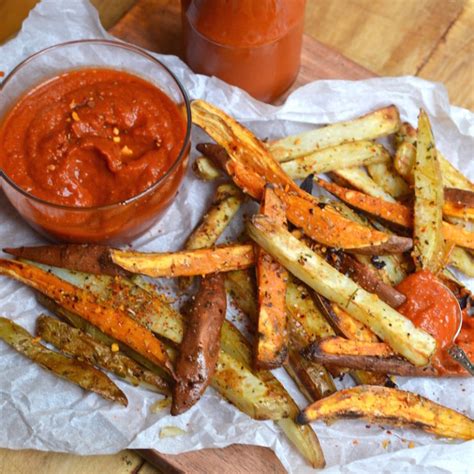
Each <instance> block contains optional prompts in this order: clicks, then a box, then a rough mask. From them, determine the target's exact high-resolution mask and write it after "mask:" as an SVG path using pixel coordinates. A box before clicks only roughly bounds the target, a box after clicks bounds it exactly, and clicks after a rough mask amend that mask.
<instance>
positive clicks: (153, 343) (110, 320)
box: [0, 259, 173, 374]
mask: <svg viewBox="0 0 474 474" xmlns="http://www.w3.org/2000/svg"><path fill="white" fill-rule="evenodd" d="M0 274H1V275H5V276H7V277H10V278H13V279H15V280H18V281H20V282H21V283H23V284H25V285H28V286H30V287H32V288H34V289H35V290H38V291H40V292H41V293H43V294H45V295H46V296H48V297H50V298H51V299H53V300H54V301H56V302H57V303H59V304H60V305H61V306H63V307H64V308H66V309H68V310H70V311H72V312H75V313H78V314H79V315H80V316H81V317H83V318H84V319H87V320H88V321H89V322H90V323H91V324H93V325H94V326H97V327H98V328H99V329H100V330H101V331H103V332H105V333H106V334H108V335H109V336H111V337H113V338H114V339H118V340H119V341H122V342H123V343H124V344H126V345H127V346H129V347H131V348H132V349H134V350H135V351H137V352H138V353H139V354H141V355H142V356H144V357H146V358H147V359H149V360H150V361H151V362H153V363H155V364H157V365H159V366H161V367H163V368H164V369H165V370H166V371H168V372H169V373H170V374H172V373H173V368H172V365H171V362H170V360H169V358H168V355H167V353H166V350H165V348H164V347H163V345H162V343H161V342H160V341H159V340H158V339H157V338H156V337H155V336H153V334H152V333H151V332H150V331H148V330H147V329H145V328H144V327H143V326H141V325H140V324H138V323H137V322H135V321H134V320H133V319H132V318H130V317H129V316H128V315H127V314H126V313H125V312H124V311H122V310H120V309H118V308H117V309H112V308H109V307H106V306H103V305H101V304H99V303H97V300H96V298H95V297H93V295H92V294H91V293H89V292H87V291H85V290H83V289H81V288H78V287H76V286H74V285H71V284H70V283H68V282H66V281H65V280H62V279H60V278H58V277H56V276H55V275H53V274H51V273H48V272H45V271H44V270H41V269H40V268H38V267H35V266H33V265H30V264H27V263H24V262H19V261H15V260H6V259H0Z"/></svg>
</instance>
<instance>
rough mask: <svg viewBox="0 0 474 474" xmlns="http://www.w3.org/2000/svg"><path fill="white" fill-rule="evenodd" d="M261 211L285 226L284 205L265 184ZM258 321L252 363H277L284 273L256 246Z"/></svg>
mask: <svg viewBox="0 0 474 474" xmlns="http://www.w3.org/2000/svg"><path fill="white" fill-rule="evenodd" d="M260 211H261V212H262V214H264V215H267V216H270V217H271V218H272V219H274V220H275V221H276V222H278V224H279V225H281V226H285V224H286V216H285V207H284V205H283V203H282V202H281V200H280V199H279V198H278V197H277V195H276V194H275V192H274V191H273V189H272V188H271V187H269V186H267V187H266V188H265V192H264V194H263V199H262V204H261V207H260ZM256 254H257V257H256V258H257V266H256V270H257V291H258V324H257V334H256V338H255V358H254V363H255V367H256V368H258V369H266V370H268V369H274V368H276V367H280V366H281V365H282V363H283V361H284V360H285V359H286V357H287V354H288V332H287V317H286V301H285V295H286V283H287V280H288V273H287V271H286V270H285V268H284V267H282V266H281V265H280V264H279V263H278V262H277V261H275V260H274V259H273V257H272V256H271V255H269V254H268V253H266V252H265V251H264V250H262V249H260V248H257V250H256Z"/></svg>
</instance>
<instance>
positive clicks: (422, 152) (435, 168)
mask: <svg viewBox="0 0 474 474" xmlns="http://www.w3.org/2000/svg"><path fill="white" fill-rule="evenodd" d="M413 176H414V183H415V206H414V207H415V208H414V230H413V232H414V239H413V241H414V247H413V258H414V260H415V265H416V267H417V269H426V270H429V271H431V272H432V273H434V274H437V273H438V272H439V271H441V269H442V268H443V266H444V265H443V263H444V261H443V258H444V238H443V203H444V190H443V183H442V180H441V169H440V166H439V162H438V155H437V153H436V148H435V143H434V138H433V133H432V131H431V126H430V122H429V119H428V116H427V115H426V112H425V111H424V110H421V111H420V115H419V118H418V141H417V144H416V160H415V166H414V169H413Z"/></svg>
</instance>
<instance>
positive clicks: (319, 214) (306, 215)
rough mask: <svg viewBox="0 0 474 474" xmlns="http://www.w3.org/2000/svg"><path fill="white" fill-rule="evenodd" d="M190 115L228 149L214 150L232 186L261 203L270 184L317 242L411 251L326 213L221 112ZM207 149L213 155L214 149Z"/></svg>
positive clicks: (204, 107) (201, 108)
mask: <svg viewBox="0 0 474 474" xmlns="http://www.w3.org/2000/svg"><path fill="white" fill-rule="evenodd" d="M192 110H193V122H194V123H195V124H196V125H198V126H199V127H201V128H202V129H203V130H205V131H206V132H207V133H208V134H209V135H210V136H211V137H212V138H214V140H216V141H217V142H218V143H219V145H221V146H222V147H223V148H224V150H225V152H226V153H224V152H223V150H222V148H220V149H219V148H215V147H214V153H215V154H214V155H213V156H214V157H215V161H216V162H219V164H220V166H221V168H222V169H224V170H225V171H226V172H227V174H228V175H229V176H230V177H231V178H232V179H233V181H234V183H235V184H236V185H237V186H239V187H240V188H241V189H242V190H243V191H244V192H245V193H247V194H249V195H250V196H252V197H253V198H254V199H257V200H261V198H262V195H263V190H264V188H265V185H266V184H267V183H271V184H274V185H275V186H276V187H275V192H276V193H277V195H278V197H279V198H280V199H281V200H282V201H283V202H284V203H285V204H286V205H287V218H288V220H289V221H290V222H291V223H292V224H294V225H295V226H298V227H301V228H303V230H304V231H305V233H306V234H307V235H308V236H310V237H311V238H313V239H314V240H317V241H318V242H321V243H324V244H326V245H329V246H332V247H338V248H347V246H349V248H357V249H362V250H363V251H366V252H370V253H372V254H374V253H377V252H378V253H381V252H386V253H391V252H393V251H396V252H400V251H404V250H407V249H408V248H410V247H411V244H412V242H411V239H404V238H402V237H396V236H387V235H386V234H384V233H383V232H378V231H374V230H372V229H368V228H363V227H362V226H360V225H358V224H356V223H354V222H351V221H348V220H347V219H345V218H343V217H342V216H341V215H340V214H339V213H337V212H336V211H334V210H333V209H328V210H325V209H324V208H323V204H324V203H321V202H319V201H318V200H317V199H316V198H315V197H313V196H311V195H309V194H308V193H306V192H304V191H303V190H301V189H300V188H299V187H298V185H297V184H296V183H295V182H294V181H293V180H292V179H291V178H290V177H289V176H288V175H287V174H286V173H285V172H284V170H283V169H282V168H281V166H280V165H279V164H278V163H277V162H276V161H275V160H274V158H273V157H272V156H271V154H270V153H269V152H268V150H267V149H266V148H265V146H264V145H263V144H262V143H261V142H260V141H259V140H258V139H257V138H256V137H255V136H254V135H253V134H252V133H251V132H250V131H249V130H247V129H246V128H244V127H242V125H240V124H239V123H237V122H236V121H235V120H234V119H232V118H231V117H229V116H228V115H226V114H225V113H224V112H222V111H221V110H219V109H218V108H216V107H214V106H212V105H210V104H208V103H206V102H204V101H199V100H198V101H194V102H193V104H192ZM236 144H238V145H239V146H237V145H236ZM207 148H208V150H207V152H206V153H209V150H210V147H209V146H208V147H207ZM199 150H200V151H203V150H204V148H202V149H201V148H199ZM400 239H401V240H400Z"/></svg>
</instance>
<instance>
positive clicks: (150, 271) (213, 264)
mask: <svg viewBox="0 0 474 474" xmlns="http://www.w3.org/2000/svg"><path fill="white" fill-rule="evenodd" d="M110 253H111V257H112V260H113V261H114V263H116V264H117V265H119V266H120V267H122V268H124V269H126V270H128V271H129V272H132V273H139V274H142V275H148V276H151V277H179V276H198V275H208V274H209V273H218V272H228V271H231V270H238V269H242V268H248V267H250V266H251V265H253V264H254V263H255V256H254V250H253V246H252V245H221V246H217V247H214V248H209V249H197V250H183V251H180V252H163V253H156V252H151V253H146V252H136V251H133V250H116V249H112V250H111V251H110Z"/></svg>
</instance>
